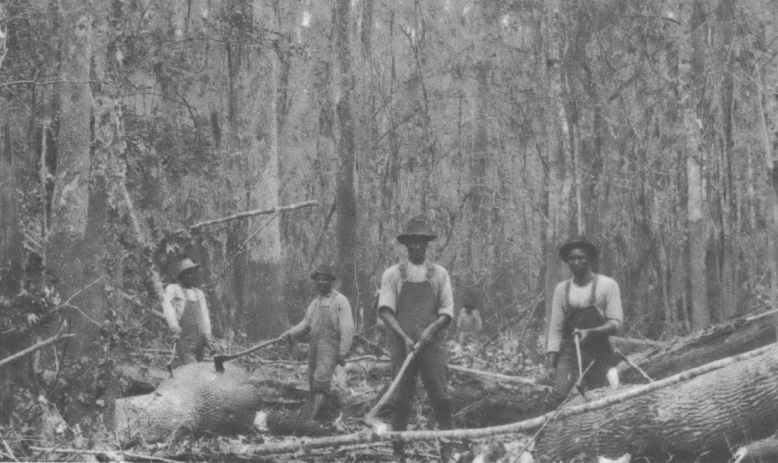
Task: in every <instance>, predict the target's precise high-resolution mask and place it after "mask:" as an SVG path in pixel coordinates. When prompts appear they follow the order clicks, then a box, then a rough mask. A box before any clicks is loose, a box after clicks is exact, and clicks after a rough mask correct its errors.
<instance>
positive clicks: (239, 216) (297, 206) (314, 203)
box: [189, 201, 319, 231]
mask: <svg viewBox="0 0 778 463" xmlns="http://www.w3.org/2000/svg"><path fill="white" fill-rule="evenodd" d="M318 205H319V202H318V201H305V202H304V203H299V204H291V205H289V206H277V207H272V208H270V209H260V210H254V211H246V212H241V213H238V214H233V215H230V216H227V217H221V218H219V219H213V220H206V221H205V222H199V223H196V224H194V225H190V226H189V231H196V230H199V229H201V228H203V227H207V226H209V225H216V224H218V223H224V222H229V221H232V220H239V219H245V218H247V217H253V216H255V215H263V214H273V213H277V212H286V211H292V210H294V209H300V208H303V207H311V206H318Z"/></svg>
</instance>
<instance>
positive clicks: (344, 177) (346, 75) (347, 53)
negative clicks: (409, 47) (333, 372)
mask: <svg viewBox="0 0 778 463" xmlns="http://www.w3.org/2000/svg"><path fill="white" fill-rule="evenodd" d="M333 27H334V33H335V53H336V64H337V65H336V66H334V68H335V69H336V70H337V72H335V73H334V76H335V79H336V80H335V82H336V95H335V96H334V97H333V101H334V102H335V117H336V121H337V124H336V125H335V127H336V129H335V149H336V152H337V154H338V159H339V161H340V162H339V169H338V187H337V208H338V209H337V213H338V219H337V220H338V221H337V243H338V267H339V268H338V270H337V272H338V274H339V276H340V278H341V279H342V280H341V281H342V285H341V288H340V290H341V292H342V293H343V294H344V295H345V296H346V297H347V298H349V300H350V301H352V302H354V301H355V297H356V295H357V294H356V286H357V281H356V278H357V274H356V271H357V266H356V257H357V250H356V247H357V246H356V245H357V200H356V194H357V192H356V189H357V186H356V178H357V177H356V168H357V165H356V134H355V130H354V116H353V113H354V111H353V103H352V93H353V86H354V82H353V79H354V77H353V74H352V71H351V34H350V30H351V1H350V0H338V1H337V2H336V6H335V24H334V25H333Z"/></svg>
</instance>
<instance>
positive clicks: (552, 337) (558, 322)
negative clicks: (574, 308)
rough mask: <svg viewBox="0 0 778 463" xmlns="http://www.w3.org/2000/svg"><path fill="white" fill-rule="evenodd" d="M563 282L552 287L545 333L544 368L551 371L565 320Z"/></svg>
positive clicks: (560, 341) (554, 366)
mask: <svg viewBox="0 0 778 463" xmlns="http://www.w3.org/2000/svg"><path fill="white" fill-rule="evenodd" d="M564 303H565V283H559V284H558V285H557V287H556V288H555V289H554V297H553V299H552V300H551V321H550V323H549V324H548V334H547V335H546V369H547V370H549V371H550V372H551V373H553V370H554V369H556V366H557V361H558V360H559V348H560V346H561V344H562V328H563V326H564V322H565V313H564V307H563V305H564Z"/></svg>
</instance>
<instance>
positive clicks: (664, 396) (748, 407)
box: [533, 347, 778, 461]
mask: <svg viewBox="0 0 778 463" xmlns="http://www.w3.org/2000/svg"><path fill="white" fill-rule="evenodd" d="M596 392H600V393H602V391H592V393H596ZM571 405H572V404H571ZM776 428H778V347H774V348H771V349H768V350H767V351H766V352H765V353H763V354H761V355H759V356H757V357H754V358H751V359H748V360H743V361H740V362H736V363H733V364H731V365H729V366H727V367H724V368H722V369H719V370H716V371H712V372H710V373H707V374H704V375H702V376H699V377H697V378H694V379H692V380H690V381H687V382H684V383H680V384H678V385H676V386H673V387H672V388H664V389H660V390H656V391H653V392H649V393H647V394H644V395H640V396H638V397H633V398H631V399H628V400H625V401H623V402H620V403H616V404H613V405H611V406H610V407H608V408H605V409H600V410H593V411H590V412H588V413H585V414H582V415H577V416H570V417H567V418H564V419H561V420H556V421H552V422H550V423H549V424H548V426H547V427H546V429H545V430H544V431H543V433H542V434H541V436H540V437H539V439H538V441H537V443H536V446H535V450H534V452H533V454H535V455H536V456H544V457H547V458H550V459H553V460H554V461H557V460H564V461H568V460H570V459H572V458H575V457H576V456H578V455H588V456H595V455H598V456H599V455H603V456H607V457H611V458H613V457H618V456H620V455H623V454H624V453H630V454H632V455H635V454H639V455H645V454H649V455H650V454H657V453H664V452H669V453H672V454H676V455H694V454H699V453H700V452H703V451H717V450H721V451H727V449H731V448H735V447H736V446H737V445H739V444H742V443H744V442H749V441H751V440H754V439H760V438H764V437H767V436H769V435H771V434H773V433H774V432H775V431H776Z"/></svg>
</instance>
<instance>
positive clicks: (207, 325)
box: [197, 289, 213, 339]
mask: <svg viewBox="0 0 778 463" xmlns="http://www.w3.org/2000/svg"><path fill="white" fill-rule="evenodd" d="M197 292H198V294H197V296H198V298H199V299H200V312H201V313H202V317H203V334H204V335H205V336H207V337H208V339H211V338H212V337H213V335H212V334H211V314H210V313H209V312H208V302H206V300H205V293H204V292H203V290H201V289H198V290H197Z"/></svg>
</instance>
